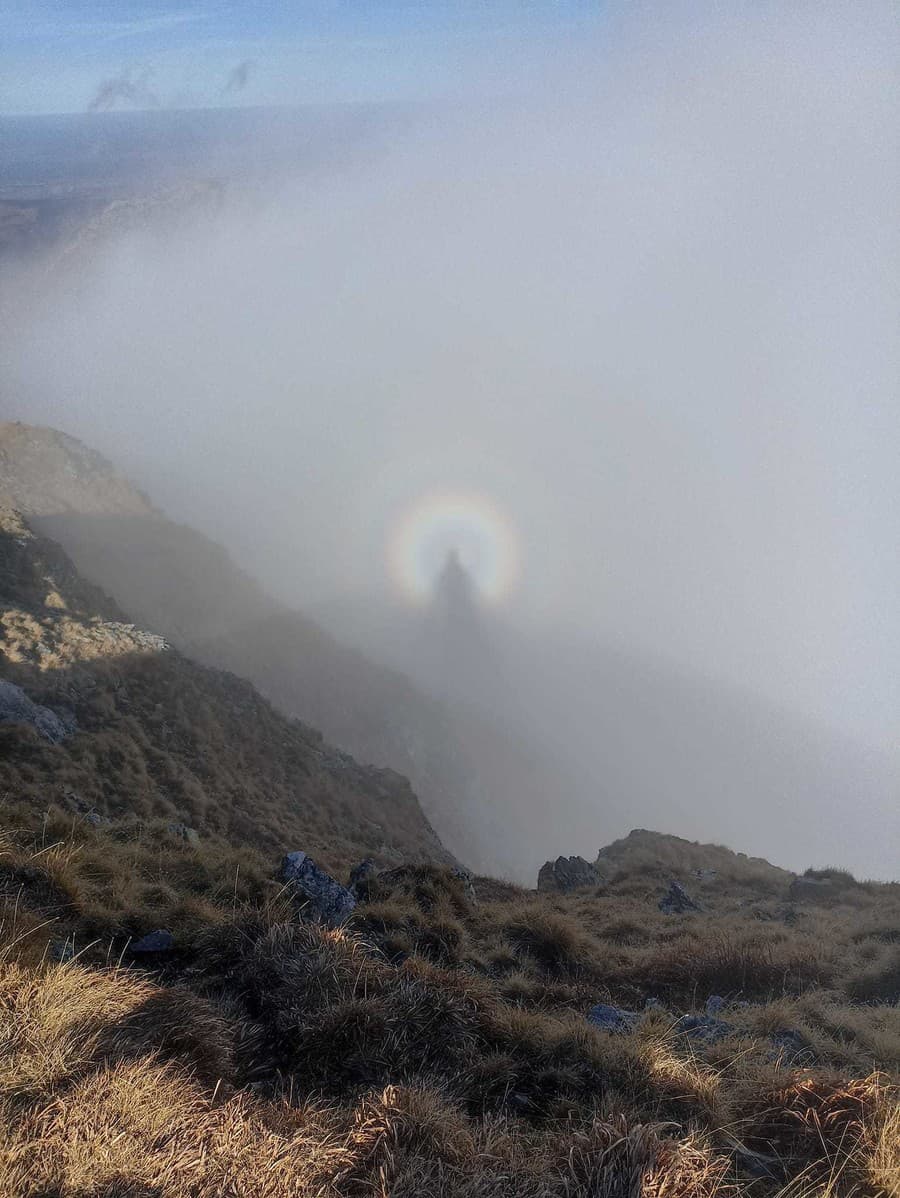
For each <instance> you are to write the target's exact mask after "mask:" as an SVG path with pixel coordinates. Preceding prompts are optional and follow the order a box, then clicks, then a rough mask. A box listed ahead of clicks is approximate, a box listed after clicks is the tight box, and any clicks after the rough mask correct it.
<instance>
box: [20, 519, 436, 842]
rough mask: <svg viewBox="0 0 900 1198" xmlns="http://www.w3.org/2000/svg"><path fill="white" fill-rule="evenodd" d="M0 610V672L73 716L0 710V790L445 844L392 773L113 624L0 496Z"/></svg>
mask: <svg viewBox="0 0 900 1198" xmlns="http://www.w3.org/2000/svg"><path fill="white" fill-rule="evenodd" d="M0 610H2V611H3V616H2V633H3V637H2V642H0V663H2V666H0V668H2V673H3V676H4V677H5V678H6V679H8V680H9V681H11V682H13V683H15V684H18V685H20V686H22V687H23V688H24V690H25V692H26V694H27V695H28V696H29V698H30V699H32V700H33V701H34V702H37V703H40V704H43V705H46V706H49V707H50V708H51V709H54V708H60V709H64V710H69V711H71V712H72V713H73V714H74V717H75V719H76V721H77V727H78V731H77V732H76V734H75V735H74V736H72V737H70V738H69V739H67V740H66V741H64V742H63V743H61V744H53V743H49V742H48V741H46V740H45V739H43V738H42V737H41V736H40V735H39V734H38V733H37V732H36V731H34V730H33V729H29V730H27V731H23V729H22V727H21V725H7V726H3V725H0V745H2V749H3V751H2V753H0V793H2V795H3V796H4V798H5V800H6V801H7V802H8V803H15V804H22V803H28V802H32V801H40V802H41V803H44V802H47V801H48V800H52V811H51V817H52V818H68V816H67V813H71V812H75V813H76V814H79V813H81V814H83V813H85V812H89V811H93V812H94V813H95V815H96V816H98V817H100V818H101V819H105V818H114V819H122V818H128V819H131V820H140V821H143V822H145V823H148V822H152V821H166V822H175V823H181V824H185V825H188V826H190V827H191V828H193V829H195V830H196V831H197V832H198V833H199V834H200V836H201V837H207V836H209V837H213V838H216V839H218V840H219V841H221V842H222V843H223V844H225V843H228V844H232V845H240V846H242V847H243V846H251V847H255V848H258V849H261V850H264V851H265V852H267V853H276V852H277V851H279V849H280V850H283V851H287V850H289V849H292V848H301V847H302V848H304V849H306V848H308V849H309V851H311V852H316V853H318V854H319V855H321V856H324V858H326V859H329V860H330V859H344V858H346V857H348V856H350V857H352V856H353V855H354V854H355V855H356V856H357V857H362V856H366V855H374V856H376V857H379V858H380V859H381V860H383V861H390V860H392V859H397V858H398V857H400V856H403V855H409V854H412V855H414V856H416V857H422V858H426V859H431V860H440V861H447V860H449V857H448V854H446V853H445V852H444V850H443V849H442V847H441V845H440V843H439V842H438V840H437V837H436V836H435V834H434V832H433V831H432V829H431V827H430V825H429V824H428V822H427V821H426V819H425V818H424V816H423V815H422V812H421V810H420V808H419V805H418V802H417V800H416V798H415V796H414V794H413V793H412V791H411V789H410V787H409V784H408V783H407V782H406V780H405V779H403V778H401V777H400V776H399V775H397V774H394V773H393V772H391V771H389V770H378V769H373V768H368V767H362V766H359V765H357V763H356V762H355V761H353V760H352V759H351V758H349V757H348V756H347V755H346V754H344V753H341V752H339V751H338V750H336V749H334V748H333V747H331V746H330V745H328V744H327V743H326V742H325V741H324V740H323V739H322V737H321V735H320V734H319V733H318V732H316V731H314V730H313V729H311V728H309V727H308V726H306V725H304V724H301V723H299V722H298V721H296V720H289V719H286V718H285V717H284V716H282V715H280V714H279V713H278V712H277V711H275V710H274V709H273V708H272V707H271V705H270V704H269V703H267V702H266V701H265V700H264V699H262V698H261V696H260V695H259V694H258V693H257V692H256V691H255V690H254V689H253V687H252V686H251V685H250V684H249V683H247V682H244V681H243V680H241V679H239V678H237V677H235V676H234V675H230V674H227V673H223V672H221V671H216V670H212V669H208V668H205V667H202V666H198V665H196V664H195V663H193V662H191V661H188V660H187V659H186V658H184V657H182V656H181V655H180V654H179V653H178V652H176V651H175V650H172V649H169V648H165V647H163V643H162V642H160V640H159V638H157V637H153V636H150V635H148V634H146V633H143V632H141V631H140V630H138V629H136V628H134V627H133V626H131V625H129V624H127V623H126V622H125V617H124V616H123V615H122V613H121V612H119V611H118V610H117V608H116V607H115V606H114V605H113V604H112V603H111V601H110V600H108V599H107V598H106V597H105V596H104V595H103V594H102V593H101V592H99V591H98V590H97V589H96V588H95V587H93V586H91V585H89V584H86V583H84V582H83V580H82V579H81V578H80V577H79V576H78V575H77V573H76V572H75V571H74V569H73V567H72V566H71V563H70V562H69V561H68V559H67V558H66V557H65V555H64V554H63V553H62V552H61V551H60V550H59V549H58V548H57V547H56V546H55V545H53V544H52V543H51V542H48V541H46V540H42V539H41V538H37V537H35V536H34V535H33V534H32V533H31V532H30V530H29V529H28V528H27V527H26V526H25V525H24V524H23V523H22V522H21V520H20V519H19V518H18V517H17V516H16V515H15V513H13V512H11V511H10V510H9V509H5V510H0ZM57 813H58V815H57Z"/></svg>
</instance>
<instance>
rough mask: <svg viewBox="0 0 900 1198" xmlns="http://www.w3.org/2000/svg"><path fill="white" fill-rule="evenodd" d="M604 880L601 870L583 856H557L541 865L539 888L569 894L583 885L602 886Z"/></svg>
mask: <svg viewBox="0 0 900 1198" xmlns="http://www.w3.org/2000/svg"><path fill="white" fill-rule="evenodd" d="M602 882H603V878H602V876H601V874H600V872H599V871H598V870H597V869H595V868H594V866H593V865H591V863H590V862H589V861H585V859H584V858H583V857H557V858H556V860H555V861H547V862H546V863H545V864H544V865H542V866H541V871H540V873H539V874H538V884H537V888H538V890H559V891H561V892H562V893H563V894H568V893H569V892H570V891H572V890H580V889H581V888H582V887H583V886H600V885H601V884H602Z"/></svg>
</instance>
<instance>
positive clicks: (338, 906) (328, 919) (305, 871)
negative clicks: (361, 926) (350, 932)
mask: <svg viewBox="0 0 900 1198" xmlns="http://www.w3.org/2000/svg"><path fill="white" fill-rule="evenodd" d="M281 877H282V880H283V881H284V882H287V883H288V884H289V885H290V886H292V887H294V888H295V889H296V890H297V891H299V893H300V894H301V895H302V896H303V897H304V898H305V899H306V900H307V903H306V906H305V907H304V913H305V914H311V915H312V916H313V917H314V918H315V919H316V920H317V921H318V922H319V923H323V924H325V926H326V927H329V928H336V927H338V926H339V925H340V924H342V923H343V922H344V921H345V920H346V919H347V917H348V916H349V915H350V913H351V912H352V911H353V909H354V907H355V906H356V899H355V897H354V896H353V893H352V891H350V890H348V889H347V887H346V886H342V885H341V884H340V882H336V881H335V880H334V878H333V877H332V876H331V875H330V874H327V873H326V872H325V870H324V869H320V868H319V866H318V865H316V863H315V861H313V859H312V857H307V855H306V853H304V852H301V851H299V850H298V851H297V852H295V853H288V854H287V856H286V857H285V859H284V861H283V862H282V865H281Z"/></svg>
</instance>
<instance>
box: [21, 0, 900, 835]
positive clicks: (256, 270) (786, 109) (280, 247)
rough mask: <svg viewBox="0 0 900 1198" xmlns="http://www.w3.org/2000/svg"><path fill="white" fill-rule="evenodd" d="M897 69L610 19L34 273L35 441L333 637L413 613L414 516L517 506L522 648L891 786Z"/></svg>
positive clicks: (866, 26) (757, 15) (372, 632)
mask: <svg viewBox="0 0 900 1198" xmlns="http://www.w3.org/2000/svg"><path fill="white" fill-rule="evenodd" d="M897 41H898V37H897V31H896V24H895V20H894V14H893V13H892V7H891V6H890V5H886V4H884V5H883V4H878V3H862V4H815V5H813V4H810V5H802V4H801V5H796V6H790V9H788V8H786V7H785V6H777V5H768V4H759V5H747V6H744V5H731V6H708V7H707V6H703V5H699V6H698V5H689V6H685V7H681V6H679V5H674V6H673V5H664V6H658V5H636V6H628V7H627V8H626V7H624V6H623V7H621V8H619V7H615V6H614V7H613V10H612V13H611V17H610V21H609V24H608V27H607V29H606V30H605V32H604V35H603V37H602V39H598V40H597V41H596V42H592V43H591V44H584V45H581V46H579V47H574V46H573V47H571V48H570V51H569V53H568V54H567V55H565V56H563V55H560V56H559V57H557V58H555V59H554V60H553V61H552V62H548V64H547V69H546V72H545V75H544V76H543V77H541V78H535V79H529V80H524V79H509V80H504V81H503V86H502V87H499V88H497V89H496V91H497V93H499V94H500V95H501V98H499V99H494V100H491V101H487V100H485V99H484V98H483V96H484V87H483V83H484V81H483V79H479V80H478V86H477V87H475V86H473V88H472V94H471V96H468V97H466V96H463V97H462V98H461V99H459V101H458V102H456V103H455V104H454V105H448V106H446V107H444V108H441V109H440V110H429V111H428V112H420V113H418V114H417V116H416V119H415V120H412V121H410V122H409V124H408V126H404V127H403V128H402V129H401V128H399V127H398V128H396V129H394V130H392V132H391V134H390V136H388V137H385V138H382V139H380V140H379V143H378V152H377V153H373V152H369V151H367V150H365V149H361V148H360V147H359V146H358V145H357V144H355V143H354V144H353V145H352V147H350V148H348V150H347V153H346V154H345V155H343V156H341V155H336V160H335V161H331V162H329V163H328V164H327V165H324V166H323V165H319V166H317V168H316V170H314V171H300V170H296V169H294V168H293V167H291V168H288V167H287V166H286V168H285V171H284V173H283V175H281V176H280V177H278V178H277V179H273V178H269V179H268V180H267V182H266V186H265V188H264V189H262V188H261V187H260V186H259V184H258V183H257V182H254V181H253V180H251V179H249V178H248V179H241V178H237V179H231V180H230V181H229V186H228V187H226V190H225V198H224V200H223V202H222V203H221V204H220V205H219V206H217V207H216V208H215V210H204V212H203V213H202V214H201V215H199V216H198V215H197V214H194V215H192V216H191V217H190V219H185V220H183V221H179V222H178V223H177V227H175V228H173V227H172V225H171V223H166V224H165V226H164V228H160V227H158V226H157V225H155V224H154V223H153V220H152V219H149V220H148V221H147V222H146V223H144V224H137V225H135V224H134V223H131V224H127V223H126V226H125V227H124V228H123V229H118V228H113V229H112V230H111V231H110V232H108V233H107V232H103V233H102V235H100V236H98V238H97V239H96V240H95V241H93V242H91V243H90V244H89V245H88V246H87V248H82V249H81V250H78V251H77V252H75V253H73V254H72V255H70V256H69V257H68V258H67V259H66V260H65V261H64V262H63V263H62V264H59V263H57V264H55V265H54V266H53V267H52V268H49V267H47V266H46V264H42V265H41V267H40V272H43V273H37V268H34V269H29V270H28V272H27V273H26V274H25V275H23V274H22V273H21V270H20V269H16V270H12V269H11V270H9V271H7V272H6V274H5V278H4V281H3V284H2V290H3V315H4V327H3V329H2V331H0V355H2V366H3V375H4V380H5V381H4V385H3V400H2V403H3V408H4V413H5V415H6V416H7V417H9V418H20V419H25V420H29V421H34V422H40V423H48V424H53V425H56V426H58V427H61V428H64V429H66V430H67V431H70V432H72V433H74V434H76V435H77V436H79V437H81V438H83V439H84V440H86V441H87V442H89V443H90V444H92V445H94V446H96V447H97V448H99V449H101V450H102V451H103V452H105V453H107V454H109V455H110V456H111V457H112V458H114V460H115V461H116V462H117V463H119V464H120V465H121V466H122V467H123V469H124V470H126V471H127V472H128V473H130V474H131V476H132V477H134V478H135V479H136V481H137V482H138V483H139V484H141V485H143V486H144V487H145V488H146V489H147V490H148V491H149V492H150V493H151V494H152V496H153V497H154V499H155V500H156V501H157V502H160V503H161V504H162V506H164V507H165V508H166V509H167V511H168V512H169V513H170V514H171V515H173V516H174V517H175V518H177V519H183V520H185V521H188V522H191V523H193V524H196V525H197V526H199V527H201V528H202V529H203V530H204V531H207V532H208V533H210V534H211V535H213V536H215V537H217V538H218V539H220V540H222V541H223V542H224V543H225V544H226V545H228V546H229V548H230V549H231V550H232V551H233V553H234V554H235V556H236V557H237V558H238V559H239V560H240V561H241V562H242V563H244V564H245V565H247V566H248V567H249V568H251V569H252V570H253V571H255V572H256V573H257V574H258V576H259V577H260V578H261V579H262V580H263V581H264V583H265V584H266V586H267V587H268V588H269V589H270V590H272V591H273V592H275V593H276V594H277V595H278V596H279V597H280V598H283V599H286V600H288V601H289V602H291V603H294V604H297V605H298V606H301V607H304V608H307V609H317V610H322V611H325V610H326V609H328V608H329V607H335V606H339V605H347V604H349V605H350V606H352V607H353V608H354V609H355V610H356V611H359V610H360V609H361V608H366V607H368V608H369V609H370V611H371V612H382V611H384V610H385V609H390V610H391V611H392V612H395V611H396V609H397V607H398V606H399V607H400V608H401V609H402V607H403V604H404V603H405V602H406V600H405V598H404V596H403V595H401V594H398V592H397V588H396V586H395V583H394V581H393V580H392V577H391V574H390V570H389V565H388V560H387V559H388V546H389V544H390V542H391V537H392V535H393V534H394V530H395V528H396V526H397V525H398V522H400V521H401V520H402V519H403V518H404V514H405V513H407V512H408V511H409V509H410V507H411V506H412V505H415V504H416V502H418V501H419V499H420V497H421V496H423V495H427V494H429V493H432V492H435V491H446V490H451V491H453V492H454V493H463V494H475V495H478V496H485V497H488V498H489V500H490V502H491V503H492V504H493V505H494V506H496V508H497V509H499V510H500V511H502V513H503V514H504V517H505V519H506V520H508V523H509V526H510V528H511V529H512V535H514V536H515V538H516V542H517V546H516V548H517V555H518V561H519V563H520V566H519V569H518V573H517V577H516V583H515V586H514V587H512V588H511V589H510V592H509V594H507V595H504V597H503V600H502V603H501V604H500V605H499V606H495V607H494V608H493V609H492V613H493V616H494V618H500V617H501V616H502V618H503V620H504V621H505V622H506V624H507V625H508V626H509V627H514V628H516V629H519V630H524V631H523V635H525V634H527V637H532V638H536V639H537V641H538V642H541V641H542V638H545V637H546V638H549V637H550V636H551V634H552V637H553V638H554V639H556V640H562V641H564V642H565V643H567V644H590V645H594V646H611V647H613V648H614V649H615V650H616V652H619V653H625V654H629V653H635V654H638V655H640V656H641V657H642V658H645V659H650V660H664V661H666V662H668V663H671V665H672V667H673V668H674V669H677V670H687V671H690V672H691V673H692V674H695V675H699V676H701V677H707V678H710V679H718V680H724V681H726V682H728V683H729V684H735V685H738V686H740V687H742V688H746V689H747V690H749V691H752V692H755V693H758V694H759V695H761V696H765V697H766V698H767V699H768V700H770V701H771V702H772V703H774V704H776V705H778V706H779V707H782V708H784V709H786V710H789V711H793V712H796V713H798V714H800V715H802V716H804V717H809V718H811V719H816V720H819V721H823V722H824V723H826V724H827V725H829V726H831V727H833V728H835V729H837V730H840V732H841V733H843V734H845V735H847V736H848V737H852V738H855V739H856V740H859V741H862V742H864V743H865V744H866V745H868V746H871V747H873V748H877V749H879V750H882V751H884V752H885V753H886V754H888V755H891V756H893V757H894V758H896V757H897V756H898V754H900V746H898V738H897V729H898V715H900V681H898V680H900V631H898V625H897V618H896V613H897V611H898V601H900V555H898V554H897V551H896V547H897V544H898V543H900V504H898V487H897V481H896V474H897V459H898V449H900V408H898V406H897V403H896V397H897V383H898V374H900V372H898V344H897V334H896V327H897V313H898V302H897V301H898V295H897V279H898V277H900V276H898V269H897V268H898V265H900V254H898V233H897V227H896V221H895V217H894V212H893V209H894V204H895V197H896V195H897V194H898V192H900V177H898V176H900V170H898V157H897V154H896V149H897V146H896V136H895V132H894V131H895V129H896V128H897V127H898V126H897V120H898V116H900V105H898V97H897V82H896V74H895V73H894V70H893V65H894V63H895V61H896V51H897V49H898V46H897ZM203 171H204V164H203V163H202V162H198V163H197V164H196V174H197V177H198V178H199V177H202V176H203ZM393 620H394V615H391V617H390V620H388V621H385V620H382V619H381V618H380V617H379V618H372V619H370V620H360V619H359V618H357V617H354V623H353V627H354V628H355V629H356V630H357V634H358V636H359V638H360V639H361V641H362V642H363V643H364V647H365V648H366V649H367V650H368V651H369V652H371V653H372V654H373V655H375V656H378V655H379V653H380V652H382V651H384V652H387V651H388V650H387V647H386V646H383V645H381V644H380V643H379V636H380V635H381V634H380V633H379V629H383V628H384V627H385V626H386V624H387V623H391V622H392V621H393ZM348 625H349V618H348ZM539 677H540V671H539V670H537V667H536V668H535V672H534V673H533V674H532V678H533V679H534V678H539ZM554 694H556V691H555V690H554ZM571 702H572V703H573V705H577V710H578V714H579V717H583V716H584V714H585V708H586V706H588V705H589V704H590V703H591V696H590V694H589V693H584V691H583V689H582V688H581V686H579V688H578V690H577V693H573V695H572V697H571ZM560 720H561V722H562V723H565V721H566V715H565V712H564V711H562V712H560ZM678 800H679V802H680V803H681V804H682V805H683V806H685V807H687V808H689V807H690V801H691V797H690V796H689V795H681V796H678ZM851 800H852V796H850V795H849V794H848V798H847V802H848V807H849V804H850V802H851ZM888 815H889V812H888V811H887V810H885V816H886V817H887V816H888ZM829 818H832V819H834V820H835V821H839V820H840V819H842V818H843V816H842V815H841V814H840V813H833V814H832V815H830V816H829ZM635 822H640V821H638V820H636V821H635ZM723 827H724V825H723ZM835 827H838V824H837V823H836V824H835ZM672 830H677V829H672ZM717 835H722V832H721V831H718V830H717ZM761 839H763V838H762V837H761ZM577 847H578V846H577V845H576V844H573V845H572V850H571V851H576V849H577ZM736 847H744V846H742V845H738V846H736ZM760 851H761V850H760ZM769 855H771V856H773V857H776V856H777V853H774V852H773V853H770V854H769Z"/></svg>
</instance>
